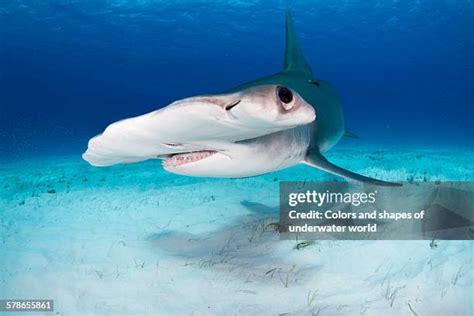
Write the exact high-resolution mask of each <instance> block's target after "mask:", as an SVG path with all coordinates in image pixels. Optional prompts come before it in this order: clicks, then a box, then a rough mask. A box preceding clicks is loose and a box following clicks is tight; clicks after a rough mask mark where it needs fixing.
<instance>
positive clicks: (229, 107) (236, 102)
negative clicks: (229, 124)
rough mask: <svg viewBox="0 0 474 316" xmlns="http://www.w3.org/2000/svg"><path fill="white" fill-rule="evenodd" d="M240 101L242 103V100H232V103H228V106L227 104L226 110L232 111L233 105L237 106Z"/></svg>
mask: <svg viewBox="0 0 474 316" xmlns="http://www.w3.org/2000/svg"><path fill="white" fill-rule="evenodd" d="M239 103H240V100H237V101H234V102H232V103H230V104H228V105H226V106H225V110H226V111H230V110H232V108H233V107H235V106H236V105H237V104H239Z"/></svg>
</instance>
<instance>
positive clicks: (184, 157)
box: [163, 150, 218, 169]
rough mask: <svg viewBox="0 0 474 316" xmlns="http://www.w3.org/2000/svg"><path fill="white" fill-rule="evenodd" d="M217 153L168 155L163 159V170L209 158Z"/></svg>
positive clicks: (211, 151) (202, 152) (199, 152)
mask: <svg viewBox="0 0 474 316" xmlns="http://www.w3.org/2000/svg"><path fill="white" fill-rule="evenodd" d="M217 153H218V152H217V151H215V150H202V151H193V152H188V153H179V154H173V155H169V156H168V157H166V158H165V160H163V167H164V168H165V169H169V168H176V167H179V166H182V165H186V164H190V163H193V162H197V161H200V160H203V159H206V158H209V157H210V156H212V155H215V154H217Z"/></svg>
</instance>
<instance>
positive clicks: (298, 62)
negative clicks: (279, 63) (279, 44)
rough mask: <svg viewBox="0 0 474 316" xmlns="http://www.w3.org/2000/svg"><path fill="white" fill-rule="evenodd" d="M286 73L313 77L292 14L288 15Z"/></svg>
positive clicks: (288, 13)
mask: <svg viewBox="0 0 474 316" xmlns="http://www.w3.org/2000/svg"><path fill="white" fill-rule="evenodd" d="M283 68H284V70H285V71H297V72H303V73H307V74H309V75H312V71H311V67H310V66H309V64H308V62H307V61H306V59H305V57H304V55H303V50H302V49H301V46H300V44H299V43H298V39H297V38H296V33H295V27H294V26H293V19H292V18H291V13H290V12H287V13H286V49H285V64H284V66H283Z"/></svg>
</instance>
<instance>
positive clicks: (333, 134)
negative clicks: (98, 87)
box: [82, 13, 399, 186]
mask: <svg viewBox="0 0 474 316" xmlns="http://www.w3.org/2000/svg"><path fill="white" fill-rule="evenodd" d="M344 134H346V135H348V136H351V135H352V134H350V133H346V131H345V129H344V118H343V113H342V108H341V103H340V101H339V98H338V97H337V94H336V93H335V91H334V89H333V88H332V87H331V86H330V85H329V83H327V82H324V81H322V80H319V79H316V78H315V77H314V76H313V72H312V70H311V67H310V65H309V64H308V62H307V61H306V58H305V57H304V55H303V51H302V49H301V47H300V45H299V43H298V41H297V38H296V34H295V30H294V26H293V21H292V18H291V15H290V14H289V13H287V15H286V50H285V61H284V66H283V70H282V71H280V72H278V73H276V74H273V75H270V76H266V77H263V78H260V79H257V80H254V81H250V82H247V83H244V84H242V85H239V86H237V87H235V88H232V89H230V90H228V91H225V92H224V93H222V94H217V95H202V96H196V97H190V98H185V99H182V100H178V101H176V102H173V103H171V104H170V105H168V106H166V107H164V108H161V109H158V110H156V111H153V112H151V113H148V114H144V115H141V116H137V117H133V118H129V119H125V120H121V121H118V122H115V123H113V124H111V125H109V126H108V127H107V128H106V129H105V131H104V132H103V133H102V134H100V135H98V136H96V137H94V138H92V139H91V140H90V141H89V144H88V148H87V151H86V152H85V153H84V154H83V156H82V157H83V159H84V160H86V161H88V162H89V163H90V164H92V165H94V166H110V165H114V164H119V163H131V162H138V161H144V160H148V159H162V161H163V162H162V165H163V167H164V168H165V170H167V171H169V172H172V173H176V174H180V175H187V176H198V177H224V178H238V177H250V176H257V175H261V174H265V173H269V172H273V171H277V170H281V169H283V168H287V167H291V166H294V165H297V164H301V163H303V164H306V165H309V166H312V167H315V168H318V169H321V170H324V171H326V172H329V173H332V174H335V175H338V176H342V177H344V178H347V179H353V180H357V181H362V182H366V183H371V184H375V185H385V186H398V185H399V184H397V183H393V182H385V181H381V180H377V179H373V178H369V177H366V176H363V175H360V174H357V173H354V172H352V171H349V170H346V169H344V168H341V167H339V166H336V165H334V164H332V163H331V162H329V161H328V160H327V159H326V158H325V157H324V156H323V153H325V152H326V151H328V150H329V149H330V148H332V147H333V146H334V145H336V144H337V143H338V142H339V140H340V139H341V137H342V136H343V135H344Z"/></svg>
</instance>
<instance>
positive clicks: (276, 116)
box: [174, 85, 316, 138]
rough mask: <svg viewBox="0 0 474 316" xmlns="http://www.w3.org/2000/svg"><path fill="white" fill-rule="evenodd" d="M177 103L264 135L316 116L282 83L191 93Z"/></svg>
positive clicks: (305, 121) (312, 109)
mask: <svg viewBox="0 0 474 316" xmlns="http://www.w3.org/2000/svg"><path fill="white" fill-rule="evenodd" d="M174 105H175V106H180V107H183V108H184V107H185V108H187V109H188V110H189V111H193V109H196V110H197V109H198V108H199V111H200V112H201V113H200V114H197V113H196V115H200V116H203V115H207V116H208V119H209V121H212V120H215V121H220V122H222V123H225V124H226V125H227V127H230V126H232V127H236V128H239V129H241V130H243V131H246V130H254V131H258V132H256V133H257V134H262V135H263V134H268V133H269V132H274V131H279V130H282V129H288V128H292V127H295V126H300V125H306V124H309V123H311V122H313V121H314V119H315V117H316V114H315V111H314V108H313V107H312V106H311V105H310V104H308V103H307V102H306V101H305V100H304V99H303V98H302V97H301V96H300V95H299V94H298V93H296V92H295V91H293V90H292V89H290V88H287V87H285V86H282V85H260V86H254V87H250V88H247V89H244V90H242V91H239V92H234V93H228V94H218V95H205V96H197V97H191V98H186V99H183V100H180V101H177V102H175V104H174ZM246 138H247V137H246Z"/></svg>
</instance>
